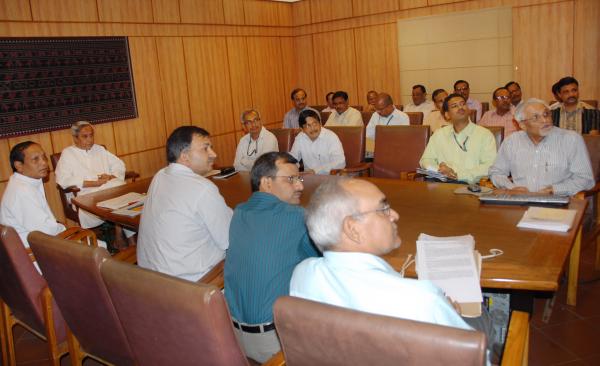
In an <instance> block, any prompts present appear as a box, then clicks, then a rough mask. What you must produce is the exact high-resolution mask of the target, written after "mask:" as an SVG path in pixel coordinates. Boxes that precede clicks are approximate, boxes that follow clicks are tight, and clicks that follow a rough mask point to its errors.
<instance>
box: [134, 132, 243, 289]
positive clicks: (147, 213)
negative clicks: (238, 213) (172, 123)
mask: <svg viewBox="0 0 600 366" xmlns="http://www.w3.org/2000/svg"><path fill="white" fill-rule="evenodd" d="M216 156H217V155H216V154H215V152H214V151H213V149H212V146H211V142H210V138H209V136H208V132H206V131H205V130H203V129H201V128H199V127H196V126H182V127H179V128H177V129H175V131H173V133H172V134H171V136H170V137H169V139H168V141H167V158H168V161H169V163H170V164H169V165H168V166H167V167H166V168H163V169H161V170H160V171H159V172H158V173H157V174H156V175H155V176H154V178H153V179H152V183H151V184H150V188H149V190H148V197H147V199H146V203H145V205H144V209H143V211H142V218H141V220H140V230H139V234H138V249H137V258H138V264H139V266H140V267H144V268H148V269H152V270H154V271H158V272H162V273H166V274H169V275H172V276H176V277H179V278H182V279H185V280H189V281H198V280H199V279H200V278H201V277H202V276H204V275H205V274H206V273H207V272H208V271H210V270H211V269H212V268H213V267H214V266H215V265H216V264H217V263H219V261H221V260H222V259H223V258H225V250H226V249H227V248H228V247H229V223H230V221H231V216H232V214H233V212H232V210H231V209H230V208H229V207H227V205H226V204H225V200H224V199H223V196H221V194H220V193H219V189H218V188H217V186H215V184H214V183H212V182H211V181H210V180H208V179H206V178H204V177H203V176H202V175H203V174H205V173H207V172H209V171H211V170H212V164H213V161H214V159H215V158H216Z"/></svg>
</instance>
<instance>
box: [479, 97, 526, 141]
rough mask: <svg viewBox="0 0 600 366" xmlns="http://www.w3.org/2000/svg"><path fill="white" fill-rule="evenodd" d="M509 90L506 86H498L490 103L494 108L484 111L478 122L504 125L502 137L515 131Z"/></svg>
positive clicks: (515, 126)
mask: <svg viewBox="0 0 600 366" xmlns="http://www.w3.org/2000/svg"><path fill="white" fill-rule="evenodd" d="M510 101H511V99H510V92H509V91H508V89H506V88H498V89H496V90H494V92H493V93H492V104H493V105H494V107H496V109H492V110H491V111H487V112H485V114H484V115H483V118H481V121H480V122H479V125H481V126H486V127H490V126H500V127H504V137H505V138H506V137H508V136H510V134H512V133H513V132H515V131H517V130H518V128H517V125H516V123H514V122H513V114H512V111H511V105H512V104H511V103H510Z"/></svg>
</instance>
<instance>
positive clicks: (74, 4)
mask: <svg viewBox="0 0 600 366" xmlns="http://www.w3.org/2000/svg"><path fill="white" fill-rule="evenodd" d="M30 4H31V13H32V15H33V20H34V21H70V22H97V21H98V11H97V10H96V0H61V1H56V0H30Z"/></svg>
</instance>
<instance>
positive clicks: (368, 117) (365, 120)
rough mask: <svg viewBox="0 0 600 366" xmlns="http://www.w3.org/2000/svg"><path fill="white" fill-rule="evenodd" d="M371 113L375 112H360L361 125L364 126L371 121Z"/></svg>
mask: <svg viewBox="0 0 600 366" xmlns="http://www.w3.org/2000/svg"><path fill="white" fill-rule="evenodd" d="M373 113H375V112H373V111H362V112H360V114H361V116H362V120H363V123H364V125H365V126H366V125H368V124H369V121H370V120H371V117H372V116H373Z"/></svg>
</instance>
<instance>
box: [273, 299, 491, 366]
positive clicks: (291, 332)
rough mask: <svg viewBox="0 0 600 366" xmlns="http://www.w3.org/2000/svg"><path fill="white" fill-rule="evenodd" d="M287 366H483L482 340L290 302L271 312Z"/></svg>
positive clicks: (456, 332)
mask: <svg viewBox="0 0 600 366" xmlns="http://www.w3.org/2000/svg"><path fill="white" fill-rule="evenodd" d="M273 312H274V316H275V326H276V328H277V334H278V335H279V339H280V341H281V347H282V350H283V353H284V356H285V362H286V365H288V366H295V365H329V366H337V365H340V366H341V365H378V366H386V365H477V366H480V365H483V364H485V359H486V338H485V334H483V333H482V332H478V331H469V330H464V329H458V328H452V327H446V326H440V325H435V324H430V323H422V322H417V321H413V320H407V319H401V318H393V317H388V316H383V315H376V314H370V313H364V312H360V311H355V310H350V309H345V308H341V307H337V306H332V305H328V304H323V303H318V302H314V301H309V300H305V299H300V298H294V297H290V296H284V297H280V298H279V299H278V300H277V301H276V302H275V305H274V307H273Z"/></svg>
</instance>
